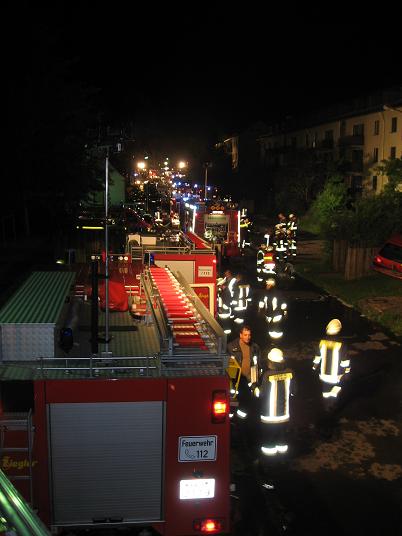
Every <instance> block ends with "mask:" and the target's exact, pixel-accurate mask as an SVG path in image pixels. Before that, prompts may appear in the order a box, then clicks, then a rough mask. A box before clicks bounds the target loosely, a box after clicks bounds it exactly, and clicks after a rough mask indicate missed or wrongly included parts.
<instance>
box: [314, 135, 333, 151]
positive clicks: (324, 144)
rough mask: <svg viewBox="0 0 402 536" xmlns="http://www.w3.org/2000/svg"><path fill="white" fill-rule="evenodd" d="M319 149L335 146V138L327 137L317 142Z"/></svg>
mask: <svg viewBox="0 0 402 536" xmlns="http://www.w3.org/2000/svg"><path fill="white" fill-rule="evenodd" d="M316 148H317V149H330V150H331V149H333V148H334V140H332V139H329V138H328V139H325V140H321V141H319V142H317V144H316Z"/></svg>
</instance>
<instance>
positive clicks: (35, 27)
mask: <svg viewBox="0 0 402 536" xmlns="http://www.w3.org/2000/svg"><path fill="white" fill-rule="evenodd" d="M249 4H250V6H249V7H245V6H244V4H241V6H242V8H241V10H240V9H239V10H238V11H236V8H235V6H234V4H230V5H229V4H226V3H225V5H222V7H220V8H217V7H213V8H212V7H209V8H208V7H205V6H204V5H203V4H202V3H200V2H198V3H192V4H191V9H192V10H193V11H192V12H191V13H190V12H186V11H184V10H181V9H179V8H174V7H172V6H171V5H169V7H166V6H163V7H159V6H158V5H157V4H156V3H151V2H148V3H147V4H144V5H145V7H144V5H143V6H142V7H140V6H141V4H139V3H138V2H133V1H130V2H128V1H126V2H125V1H120V2H114V3H110V5H108V6H107V7H103V4H101V3H99V2H93V1H86V2H79V3H78V2H77V3H74V2H71V1H70V2H64V1H60V2H57V3H53V4H50V3H49V5H45V4H42V5H38V4H37V3H36V4H33V3H32V2H26V6H27V9H26V10H23V9H22V10H20V11H19V12H18V13H17V12H16V10H14V13H13V15H12V16H11V17H10V19H11V21H14V23H15V29H16V28H17V26H18V28H20V30H21V31H20V32H19V34H18V35H19V36H20V37H19V38H20V40H21V41H22V42H23V43H24V45H25V47H26V51H27V54H28V55H29V53H30V52H31V51H32V50H36V48H35V47H36V46H37V47H38V50H39V51H40V52H39V55H40V56H41V57H42V59H44V60H46V59H48V61H49V63H50V64H53V65H54V64H57V62H58V61H60V60H61V59H63V58H69V59H74V60H75V63H74V64H73V66H72V67H71V76H72V77H75V78H76V79H77V81H80V82H82V83H84V84H91V85H94V86H96V87H98V88H99V89H100V94H99V95H98V101H97V106H99V107H101V108H102V109H103V110H104V111H105V114H106V117H107V118H112V119H113V118H114V119H119V120H124V121H130V120H132V121H134V122H139V123H141V124H145V125H146V126H147V127H148V128H149V129H150V130H152V131H155V130H156V131H158V132H159V133H160V135H161V137H165V138H166V137H169V138H170V139H174V138H177V139H180V142H183V140H186V139H191V138H193V137H195V138H197V136H200V137H203V136H208V135H209V136H212V137H215V136H216V135H224V134H228V133H230V132H232V131H234V130H236V129H239V128H243V127H245V126H247V125H248V124H251V123H252V122H254V121H257V120H263V121H270V120H272V119H274V118H276V117H283V116H285V115H292V114H297V113H301V112H303V111H308V110H310V109H312V108H317V107H325V105H327V104H330V103H332V102H336V101H338V100H344V99H347V98H349V97H354V96H356V95H358V94H360V93H367V92H369V91H371V90H374V89H378V88H381V87H387V86H390V85H394V84H398V83H400V82H401V78H402V77H401V75H400V58H401V56H400V49H401V48H400V41H399V40H400V35H399V33H400V32H399V31H398V25H397V21H395V23H394V22H393V21H392V19H391V17H389V16H387V21H386V24H385V23H384V21H378V23H377V21H375V23H373V24H372V25H369V26H365V25H364V24H363V23H362V22H358V23H356V22H350V23H345V22H344V21H345V20H346V15H345V14H344V15H342V19H343V22H342V23H338V22H336V21H335V20H333V21H331V18H330V15H329V14H326V15H325V16H324V15H323V16H322V17H319V16H317V15H315V16H313V15H311V13H304V14H298V13H291V8H290V6H289V7H286V6H285V8H284V10H283V12H282V13H279V12H275V13H274V12H268V11H262V8H261V5H256V4H253V3H249ZM19 5H20V4H19ZM187 8H188V9H189V8H190V5H188V6H187ZM21 13H22V14H21ZM21 19H22V20H21ZM320 19H321V20H320ZM323 21H325V22H323ZM329 21H331V22H329ZM21 41H20V42H21ZM33 43H36V45H35V46H33V47H32V45H33Z"/></svg>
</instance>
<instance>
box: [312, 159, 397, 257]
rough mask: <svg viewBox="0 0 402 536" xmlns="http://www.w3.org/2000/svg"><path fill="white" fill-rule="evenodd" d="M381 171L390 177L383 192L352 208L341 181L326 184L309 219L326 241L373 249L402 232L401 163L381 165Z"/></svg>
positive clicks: (359, 201)
mask: <svg viewBox="0 0 402 536" xmlns="http://www.w3.org/2000/svg"><path fill="white" fill-rule="evenodd" d="M398 160H399V162H398ZM382 169H383V172H384V173H386V174H387V175H388V177H389V182H388V185H387V187H386V188H385V189H384V191H383V192H382V193H380V194H378V195H373V196H364V197H362V198H360V199H358V200H356V201H355V202H354V203H353V204H351V203H350V198H349V196H348V190H347V187H346V185H345V184H344V182H343V180H342V178H341V177H339V176H332V177H330V179H328V180H327V182H326V184H325V187H324V189H323V191H322V192H321V193H320V194H319V195H318V197H317V199H316V200H315V202H314V203H313V205H312V207H311V210H310V218H312V219H314V220H315V221H316V222H317V223H318V225H319V229H320V232H321V233H322V235H323V236H324V237H325V238H328V239H345V240H348V241H349V242H351V243H360V244H362V245H365V246H374V247H375V246H379V245H381V243H382V242H384V241H385V240H386V239H387V238H388V237H389V236H390V235H391V234H392V233H395V232H401V231H402V192H401V191H398V190H397V189H396V187H397V185H398V184H402V180H401V179H402V166H401V159H394V160H389V161H384V162H383V164H382Z"/></svg>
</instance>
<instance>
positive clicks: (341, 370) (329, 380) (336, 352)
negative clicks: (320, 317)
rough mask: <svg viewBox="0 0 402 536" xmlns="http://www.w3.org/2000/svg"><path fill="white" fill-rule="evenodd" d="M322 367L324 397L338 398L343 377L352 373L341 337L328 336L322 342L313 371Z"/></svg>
mask: <svg viewBox="0 0 402 536" xmlns="http://www.w3.org/2000/svg"><path fill="white" fill-rule="evenodd" d="M318 367H320V380H321V381H322V382H323V397H324V398H329V397H337V395H338V393H339V391H340V390H341V387H340V385H339V383H340V382H341V380H342V378H343V376H344V375H345V374H348V373H349V372H350V359H347V350H346V346H345V344H344V343H343V342H342V341H341V339H340V338H339V337H335V336H334V337H331V336H330V335H328V336H327V337H326V338H325V339H322V340H321V341H320V345H319V355H317V356H315V358H314V361H313V369H314V370H316V369H317V368H318Z"/></svg>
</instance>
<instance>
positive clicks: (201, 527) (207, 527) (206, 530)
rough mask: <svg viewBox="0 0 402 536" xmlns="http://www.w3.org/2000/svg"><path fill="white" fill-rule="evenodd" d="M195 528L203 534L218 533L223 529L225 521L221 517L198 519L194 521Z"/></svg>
mask: <svg viewBox="0 0 402 536" xmlns="http://www.w3.org/2000/svg"><path fill="white" fill-rule="evenodd" d="M193 526H194V530H198V531H200V532H202V533H203V534H216V533H217V532H221V531H222V529H223V523H222V521H220V520H219V519H213V518H208V519H196V520H195V521H194V524H193Z"/></svg>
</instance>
